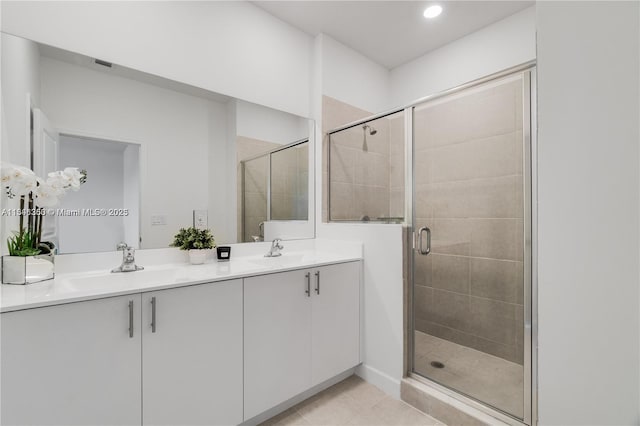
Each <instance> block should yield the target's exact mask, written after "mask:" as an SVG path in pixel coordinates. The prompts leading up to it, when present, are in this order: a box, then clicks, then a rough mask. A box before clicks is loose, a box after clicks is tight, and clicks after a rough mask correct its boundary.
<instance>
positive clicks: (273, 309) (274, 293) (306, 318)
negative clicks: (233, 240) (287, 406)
mask: <svg viewBox="0 0 640 426" xmlns="http://www.w3.org/2000/svg"><path fill="white" fill-rule="evenodd" d="M308 273H310V271H293V272H284V273H277V274H271V275H263V276H260V277H252V278H246V279H245V280H244V313H245V317H244V318H245V320H244V321H245V322H244V348H245V352H244V395H245V400H244V418H245V420H248V419H250V418H252V417H253V416H255V415H257V414H260V413H262V412H263V411H265V410H267V409H269V408H272V407H274V406H276V405H278V404H280V403H281V402H284V401H286V400H287V399H289V398H291V397H293V396H295V395H297V394H299V393H301V392H303V391H305V390H307V389H308V388H309V387H311V297H310V294H307V292H306V290H307V278H306V274H308ZM309 278H311V276H310V277H309ZM309 284H311V283H309Z"/></svg>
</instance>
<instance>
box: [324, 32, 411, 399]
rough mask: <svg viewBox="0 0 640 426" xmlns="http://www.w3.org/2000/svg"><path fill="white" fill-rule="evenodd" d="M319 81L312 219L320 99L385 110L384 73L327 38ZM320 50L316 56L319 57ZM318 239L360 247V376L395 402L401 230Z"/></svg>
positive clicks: (329, 230)
mask: <svg viewBox="0 0 640 426" xmlns="http://www.w3.org/2000/svg"><path fill="white" fill-rule="evenodd" d="M315 48H316V49H317V51H316V53H315V56H314V66H315V67H316V70H317V72H316V75H317V76H319V81H315V82H314V84H315V86H314V92H315V93H316V95H317V96H318V97H319V99H318V100H316V103H317V105H315V106H314V110H315V111H316V112H317V115H316V120H317V131H316V140H318V141H320V142H319V143H318V144H317V146H316V158H317V160H316V173H315V176H316V194H317V195H316V217H318V218H321V217H322V143H321V141H322V140H323V138H324V135H323V134H322V132H321V129H322V117H321V106H320V105H321V102H322V100H321V98H322V95H327V96H331V97H333V98H336V99H339V100H341V101H343V102H347V103H350V104H352V105H354V106H357V107H359V108H363V109H367V110H369V111H379V110H381V109H384V108H385V104H386V102H387V96H388V92H387V82H388V80H387V71H386V69H385V68H383V67H382V66H380V65H378V64H376V63H374V62H372V61H370V60H369V59H367V58H365V57H364V56H362V55H361V54H360V53H358V52H356V51H354V50H352V49H350V48H349V47H347V46H344V45H342V44H340V43H338V42H337V41H335V40H333V39H331V38H330V37H328V36H326V35H319V36H318V37H317V38H316V41H315ZM318 51H319V52H318ZM316 230H317V236H318V237H319V238H328V239H336V240H346V241H361V242H363V243H364V295H363V306H362V310H363V320H364V323H363V332H364V336H363V340H364V347H363V365H362V367H361V368H360V369H359V371H358V374H360V375H361V376H362V377H364V378H365V379H366V380H368V381H370V382H371V383H374V384H376V385H377V386H379V387H381V388H382V389H384V390H385V391H386V392H388V393H390V394H391V395H394V396H396V397H399V396H400V380H401V378H402V375H403V371H402V365H403V352H402V350H403V343H402V339H403V313H402V312H403V311H402V310H403V299H402V298H403V289H402V227H401V226H400V225H371V224H338V223H328V224H327V223H318V224H317V227H316Z"/></svg>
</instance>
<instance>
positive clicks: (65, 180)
mask: <svg viewBox="0 0 640 426" xmlns="http://www.w3.org/2000/svg"><path fill="white" fill-rule="evenodd" d="M48 176H49V177H48V178H47V182H46V184H47V185H49V186H50V187H51V188H53V189H54V190H56V192H57V193H58V195H63V194H64V193H65V192H66V190H67V188H69V187H70V186H71V179H70V178H69V176H67V175H66V174H65V173H64V172H61V171H57V172H51V173H49V175H48Z"/></svg>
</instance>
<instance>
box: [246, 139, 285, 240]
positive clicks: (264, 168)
mask: <svg viewBox="0 0 640 426" xmlns="http://www.w3.org/2000/svg"><path fill="white" fill-rule="evenodd" d="M278 146H279V145H278V144H276V143H273V142H266V141H261V140H258V139H252V138H247V137H244V136H238V137H237V138H236V158H237V167H236V170H237V179H238V180H237V182H238V206H237V212H238V213H237V214H238V241H241V242H247V241H252V238H251V236H252V235H259V229H258V225H259V224H260V222H264V221H265V220H267V173H268V170H269V169H268V157H264V158H262V159H260V160H254V161H250V162H247V163H246V167H247V170H246V174H247V176H246V181H245V203H246V205H245V207H244V212H243V207H242V185H241V184H240V183H241V182H242V168H241V166H240V162H241V161H242V160H245V159H247V158H251V157H253V156H256V155H258V154H261V153H264V152H268V151H270V150H272V149H274V148H276V147H278ZM243 213H244V214H243ZM244 221H246V227H245V235H243V232H242V229H243V222H244Z"/></svg>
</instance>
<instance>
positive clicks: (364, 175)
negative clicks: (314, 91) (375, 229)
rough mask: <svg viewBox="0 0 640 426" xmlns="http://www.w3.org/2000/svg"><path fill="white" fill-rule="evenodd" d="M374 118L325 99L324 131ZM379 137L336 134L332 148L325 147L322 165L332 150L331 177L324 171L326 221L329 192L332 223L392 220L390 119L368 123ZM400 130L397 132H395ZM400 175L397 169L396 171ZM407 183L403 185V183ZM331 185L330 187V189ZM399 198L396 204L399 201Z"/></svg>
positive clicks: (356, 131)
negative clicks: (333, 221) (328, 195)
mask: <svg viewBox="0 0 640 426" xmlns="http://www.w3.org/2000/svg"><path fill="white" fill-rule="evenodd" d="M370 115H372V114H371V113H370V112H368V111H364V110H360V109H358V108H355V107H353V106H351V105H348V104H345V103H344V102H340V101H338V100H336V99H333V98H330V97H328V96H324V97H323V130H324V132H325V134H326V131H328V130H331V129H333V128H336V127H339V126H341V125H344V124H347V123H349V122H352V121H355V120H358V119H360V118H365V117H367V116H370ZM368 124H369V125H370V126H371V127H373V128H374V129H375V130H376V131H377V133H376V134H375V135H370V134H369V132H368V131H367V132H366V135H365V130H364V129H363V127H362V126H356V127H353V128H351V129H348V130H345V131H342V132H339V133H334V134H333V135H332V136H331V144H330V145H328V137H327V136H325V140H324V143H323V164H327V155H328V149H330V150H331V152H330V157H331V164H330V167H331V176H330V178H329V176H328V175H327V168H326V167H324V168H323V170H324V171H323V182H324V185H323V219H324V220H325V221H326V220H327V217H328V215H327V210H326V208H327V191H326V188H327V187H329V188H330V197H331V200H330V201H331V219H332V220H356V221H358V220H361V219H362V218H363V217H365V216H367V217H369V218H370V219H371V220H375V219H377V218H387V217H389V216H390V202H391V191H390V189H391V184H392V181H391V172H392V164H391V161H390V159H391V157H390V155H391V149H392V148H391V141H392V140H393V141H396V140H397V139H398V138H397V137H395V138H393V137H392V134H391V131H392V130H393V129H392V128H391V122H390V120H389V119H388V118H381V119H379V120H375V121H372V122H370V123H368ZM396 130H397V129H396ZM365 137H366V147H367V149H366V150H365V149H364V145H365ZM393 170H394V171H395V172H397V170H398V167H397V166H396V167H395V169H393ZM403 183H404V182H403ZM327 185H328V186H327ZM397 198H398V197H397V196H396V200H397Z"/></svg>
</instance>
